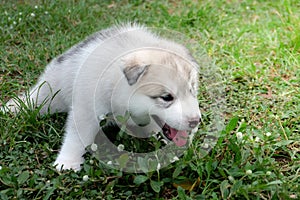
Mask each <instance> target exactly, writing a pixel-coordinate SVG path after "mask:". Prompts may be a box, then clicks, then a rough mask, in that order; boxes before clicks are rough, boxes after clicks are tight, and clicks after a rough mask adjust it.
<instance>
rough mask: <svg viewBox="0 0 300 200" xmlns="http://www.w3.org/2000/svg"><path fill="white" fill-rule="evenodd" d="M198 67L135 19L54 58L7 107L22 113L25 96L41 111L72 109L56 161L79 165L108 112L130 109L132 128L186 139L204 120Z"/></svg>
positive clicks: (59, 166) (182, 142) (184, 51)
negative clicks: (202, 117)
mask: <svg viewBox="0 0 300 200" xmlns="http://www.w3.org/2000/svg"><path fill="white" fill-rule="evenodd" d="M197 70H198V65H197V63H196V62H195V60H194V59H193V57H192V56H191V54H190V53H189V51H188V50H187V49H186V48H185V47H183V46H182V45H180V44H177V43H175V42H173V41H170V40H167V39H163V38H161V37H159V36H157V35H156V34H154V33H152V32H150V31H149V30H148V29H147V28H145V27H143V26H140V25H137V24H133V25H119V26H115V27H112V28H108V29H105V30H102V31H100V32H97V33H95V34H94V35H92V36H90V37H88V38H87V39H85V40H84V41H82V42H81V43H79V44H77V45H75V46H73V47H72V48H71V49H69V50H68V51H66V52H65V53H63V54H62V55H60V56H58V57H56V58H55V59H53V60H52V61H51V62H50V63H49V64H48V65H47V67H46V69H45V71H44V73H43V74H42V75H41V76H40V78H39V80H38V82H37V84H36V85H35V86H34V87H33V88H32V89H31V90H30V91H29V93H28V94H29V96H28V95H25V94H24V95H21V96H19V99H18V100H16V99H11V100H10V101H9V102H8V103H7V104H6V105H5V106H4V108H3V109H6V111H11V112H15V113H16V112H19V111H20V110H21V109H22V108H21V107H20V101H22V105H25V106H28V107H33V108H34V107H39V108H40V114H45V113H48V112H50V113H54V112H68V118H67V122H66V130H65V137H64V141H63V144H62V147H61V149H60V152H59V155H58V157H57V159H56V161H55V162H54V165H55V166H56V168H57V170H64V169H73V170H79V169H80V168H81V166H80V165H81V164H82V163H83V161H84V159H83V157H82V156H83V154H84V153H85V149H86V147H87V146H88V145H91V144H92V143H93V142H94V139H95V136H96V134H97V133H98V132H99V129H100V127H99V121H100V120H99V116H103V115H106V114H107V113H113V115H115V116H117V115H124V114H125V113H129V114H130V119H129V120H128V127H131V130H135V131H131V133H133V134H135V133H138V132H140V131H141V130H147V131H149V132H150V131H160V132H162V133H163V134H164V135H165V136H166V138H168V139H169V140H170V141H173V142H174V143H175V144H176V145H177V146H182V145H185V144H186V142H187V137H188V135H189V133H192V132H195V131H196V130H197V126H198V124H199V121H200V110H199V106H198V101H197V88H198V72H197ZM28 100H30V101H28ZM29 102H30V103H29ZM29 104H30V105H29ZM32 105H34V106H32ZM137 135H138V134H137Z"/></svg>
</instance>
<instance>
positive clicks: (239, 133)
mask: <svg viewBox="0 0 300 200" xmlns="http://www.w3.org/2000/svg"><path fill="white" fill-rule="evenodd" d="M236 138H237V139H238V140H241V139H243V133H241V132H237V133H236Z"/></svg>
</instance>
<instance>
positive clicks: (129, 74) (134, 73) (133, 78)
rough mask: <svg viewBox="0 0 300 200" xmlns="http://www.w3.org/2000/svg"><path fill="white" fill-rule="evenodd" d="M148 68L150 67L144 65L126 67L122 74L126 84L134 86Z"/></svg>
mask: <svg viewBox="0 0 300 200" xmlns="http://www.w3.org/2000/svg"><path fill="white" fill-rule="evenodd" d="M149 66H150V65H146V64H134V65H129V66H126V67H125V68H124V69H123V73H124V75H125V77H126V79H127V81H128V84H129V85H133V84H135V83H136V82H137V81H138V79H139V78H140V77H141V76H143V75H144V74H145V73H147V70H148V68H149Z"/></svg>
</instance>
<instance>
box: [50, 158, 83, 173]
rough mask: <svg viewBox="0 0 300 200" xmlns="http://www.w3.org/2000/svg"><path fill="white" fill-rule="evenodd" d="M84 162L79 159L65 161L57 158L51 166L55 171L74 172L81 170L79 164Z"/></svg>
mask: <svg viewBox="0 0 300 200" xmlns="http://www.w3.org/2000/svg"><path fill="white" fill-rule="evenodd" d="M83 162H84V159H83V158H82V157H81V158H80V159H65V158H61V157H58V158H57V159H56V160H55V162H54V164H53V166H55V168H56V170H57V171H63V170H74V171H75V172H77V171H79V170H80V169H81V166H80V165H81V164H82V163H83Z"/></svg>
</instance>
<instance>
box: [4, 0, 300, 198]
mask: <svg viewBox="0 0 300 200" xmlns="http://www.w3.org/2000/svg"><path fill="white" fill-rule="evenodd" d="M128 21H135V22H139V23H142V24H145V25H147V26H149V27H156V28H164V29H169V30H173V31H178V32H180V33H182V34H183V35H185V37H186V38H187V40H188V41H189V42H192V43H193V46H196V48H197V47H199V49H202V50H201V51H202V52H204V53H205V60H202V59H203V58H202V57H201V58H200V57H197V54H196V57H197V58H196V59H197V60H198V62H200V64H203V66H204V67H203V68H201V70H203V71H201V70H200V74H201V80H200V88H199V103H200V106H201V111H202V113H203V122H202V124H201V126H200V128H199V131H198V132H197V134H196V136H195V139H194V141H193V144H192V145H191V146H190V147H189V148H188V149H187V150H186V151H185V152H184V154H183V155H182V156H181V157H180V158H179V160H178V161H176V162H174V163H173V164H171V165H168V166H167V167H165V168H162V169H160V170H157V171H154V172H149V173H139V174H136V173H126V172H122V171H118V170H112V169H109V168H106V167H103V164H101V162H100V161H99V160H98V159H97V158H95V157H94V156H93V155H91V154H89V153H87V154H86V155H85V157H86V161H85V163H84V165H83V169H82V170H81V171H80V172H73V171H65V172H57V171H55V169H54V167H52V163H53V162H54V160H55V156H56V154H57V152H58V150H59V147H60V144H61V142H62V138H63V128H64V121H65V118H66V115H65V114H55V115H51V116H50V115H47V116H39V115H38V112H37V110H33V111H30V110H26V109H24V112H22V113H20V114H18V115H17V116H13V115H11V114H3V113H0V199H284V200H285V199H300V186H299V185H300V89H299V87H300V2H299V1H298V0H275V1H252V0H245V1H238V0H232V1H229V0H215V1H213V0H212V1H199V2H198V1H193V0H183V1H142V0H137V1H96V0H88V1H79V0H78V1H77V0H76V1H75V0H73V1H61V2H59V1H26V0H25V1H21V0H18V1H17V0H16V1H9V0H3V1H1V3H0V31H1V37H0V49H2V50H1V54H0V58H1V59H0V67H1V70H0V91H1V92H0V103H1V104H3V103H4V102H6V101H7V100H8V99H10V98H12V97H15V96H16V94H19V93H20V92H22V91H25V90H26V89H27V88H29V87H30V86H32V85H33V84H34V83H35V82H36V80H37V78H38V76H39V74H40V73H41V72H42V71H43V69H44V67H45V65H46V64H47V63H48V62H49V61H50V60H51V59H53V58H54V57H55V56H57V55H59V54H60V53H62V52H64V51H65V50H67V49H68V48H69V47H71V46H72V45H74V44H76V43H77V42H79V41H80V40H82V39H84V38H85V37H86V36H88V35H90V34H92V33H93V32H95V31H97V30H100V29H103V28H106V27H109V26H111V25H113V24H115V23H118V22H128ZM176 36H177V35H176V34H174V36H173V37H174V38H176ZM202 61H203V62H202ZM205 70H206V71H205ZM207 71H208V73H210V74H209V75H207V73H206V72H207ZM211 77H213V78H211ZM214 95H215V98H213V97H214ZM216 99H217V100H216ZM216 102H219V103H220V105H216ZM216 115H218V117H219V118H217V119H219V122H220V124H224V125H223V126H222V125H221V126H219V129H218V130H217V131H215V132H214V134H215V135H214V136H215V137H213V138H214V139H213V144H214V145H213V148H211V149H210V150H209V151H203V150H205V149H207V148H204V147H203V146H205V145H203V141H204V140H205V138H206V137H205V136H206V135H207V134H209V133H208V132H209V127H210V126H209V124H210V123H212V122H213V123H214V122H216V120H215V119H216ZM217 121H218V120H217ZM223 122H224V123H223ZM220 127H221V129H220ZM125 139H126V138H125ZM124 141H125V142H124V143H126V141H130V139H129V140H124ZM137 142H139V141H137ZM143 142H144V141H143ZM141 146H144V145H137V146H136V148H137V150H139V148H141ZM203 152H204V154H205V155H204V154H203ZM123 164H124V165H126V162H125V163H123Z"/></svg>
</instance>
